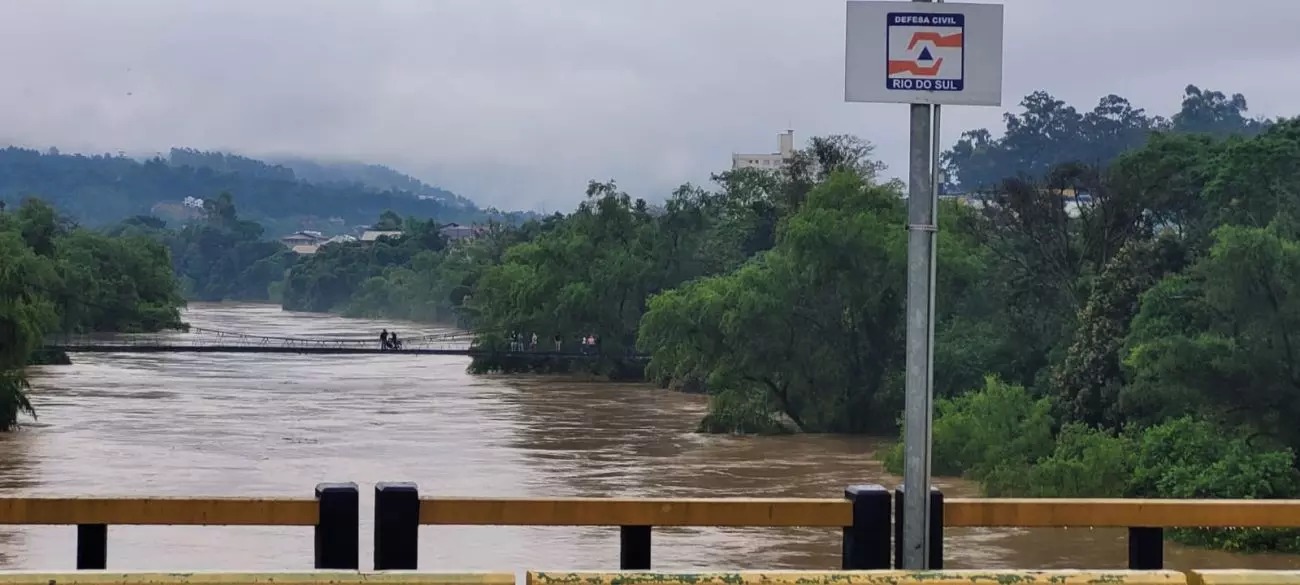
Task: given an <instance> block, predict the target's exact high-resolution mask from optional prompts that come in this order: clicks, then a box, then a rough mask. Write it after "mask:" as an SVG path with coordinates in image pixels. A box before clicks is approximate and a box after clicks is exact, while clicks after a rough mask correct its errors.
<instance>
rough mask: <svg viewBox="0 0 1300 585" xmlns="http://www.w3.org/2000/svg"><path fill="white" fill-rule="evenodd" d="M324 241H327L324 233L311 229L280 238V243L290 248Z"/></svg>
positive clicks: (313, 244)
mask: <svg viewBox="0 0 1300 585" xmlns="http://www.w3.org/2000/svg"><path fill="white" fill-rule="evenodd" d="M324 241H325V236H324V235H322V234H321V233H320V232H316V231H310V230H304V231H300V232H294V233H292V234H289V235H287V236H284V237H283V238H280V243H281V244H284V245H285V246H288V247H290V248H293V247H294V246H315V245H319V244H321V243H323V242H324Z"/></svg>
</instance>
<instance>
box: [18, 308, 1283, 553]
mask: <svg viewBox="0 0 1300 585" xmlns="http://www.w3.org/2000/svg"><path fill="white" fill-rule="evenodd" d="M185 319H186V320H187V321H189V322H190V323H191V324H193V325H195V326H197V327H204V328H209V329H217V330H223V331H232V332H240V333H247V334H255V335H274V336H285V335H292V336H299V337H324V336H346V337H359V336H375V338H376V344H377V343H378V341H377V340H378V333H379V331H380V330H381V329H383V328H388V329H391V330H394V331H396V332H398V334H399V335H401V336H402V337H404V338H407V337H416V336H419V335H424V334H433V333H439V332H441V331H445V330H443V329H440V328H438V327H434V326H428V325H421V324H414V323H403V322H393V321H376V320H360V319H344V318H340V317H333V316H328V315H317V314H301V313H289V312H284V311H281V310H280V309H279V308H278V307H275V306H266V305H248V304H194V305H192V306H191V307H190V309H189V310H188V311H187V313H186V315H185ZM176 335H181V334H176ZM72 358H73V362H74V363H73V365H71V366H44V367H38V368H33V370H34V371H33V385H34V386H35V390H34V394H33V401H34V403H35V405H36V407H37V409H38V415H39V418H38V419H37V420H36V421H29V423H30V424H28V425H26V426H25V427H24V428H23V429H22V430H21V431H19V432H17V433H11V434H5V435H0V495H4V496H17V495H66V496H78V495H87V496H150V495H159V496H253V495H260V496H304V497H310V496H311V494H312V490H313V487H314V486H315V484H316V483H318V482H326V481H355V482H357V483H358V484H359V485H360V486H361V498H362V500H361V510H362V514H361V517H362V523H363V526H362V532H361V541H362V551H361V565H362V567H369V566H370V565H371V555H370V550H369V548H370V541H371V536H370V535H371V532H370V530H371V524H370V522H371V519H370V516H371V509H372V506H373V501H372V496H371V494H372V490H373V484H374V483H375V482H379V481H414V482H417V483H418V484H419V487H420V490H421V492H422V493H424V494H438V495H458V496H611V497H636V496H644V497H722V496H729V497H839V496H840V495H841V494H842V493H843V489H844V487H845V486H847V485H849V484H855V483H880V484H884V485H888V486H893V485H896V484H898V483H899V482H900V481H901V480H900V479H899V478H897V477H894V476H891V475H889V474H887V473H886V472H885V471H884V470H883V469H882V468H881V466H880V464H879V463H877V462H876V460H875V459H874V457H873V454H874V453H875V452H876V450H877V449H879V448H881V447H882V445H883V443H882V442H881V441H879V440H874V439H870V438H862V437H836V436H815V435H803V436H788V437H762V438H755V437H733V436H713V435H702V434H698V433H695V432H694V429H695V425H696V423H697V422H698V421H699V419H700V417H701V416H702V414H703V413H704V410H705V402H704V399H703V397H700V396H694V395H687V394H681V393H675V392H670V391H665V390H660V389H657V388H654V387H651V386H648V385H644V384H612V383H608V382H595V381H584V380H576V379H566V378H556V377H505V376H472V375H469V374H467V373H466V371H465V370H466V366H467V365H468V363H469V358H466V357H457V356H411V355H407V356H403V355H361V356H356V355H353V356H345V355H320V356H312V355H295V354H210V353H172V354H166V353H155V354H76V355H73V356H72ZM938 484H939V485H940V487H942V488H943V489H944V492H945V493H946V494H948V495H953V496H958V495H976V490H975V487H974V486H972V485H969V484H967V483H964V482H962V481H959V480H939V482H938ZM75 534H76V531H75V529H74V528H73V527H58V526H53V527H26V526H6V527H0V567H4V568H9V569H31V570H36V569H40V570H56V569H71V568H73V566H74V562H75ZM420 539H421V540H420V568H421V569H425V570H454V569H471V570H489V569H493V570H514V571H517V570H521V569H528V568H534V569H582V568H615V567H617V566H618V531H617V529H616V528H608V529H607V528H514V527H492V526H487V527H422V528H421V529H420ZM944 547H945V551H946V555H945V557H946V565H947V567H949V568H1122V567H1123V566H1124V564H1125V562H1126V559H1127V549H1126V543H1125V531H1123V530H1115V529H1093V530H1088V529H1071V530H1043V529H1035V530H1014V529H950V530H949V531H948V535H947V538H946V540H945V545H944ZM839 549H840V534H839V531H838V530H835V529H709V528H705V529H660V530H656V531H655V534H654V553H653V554H654V566H655V568H662V569H688V568H752V569H781V568H786V569H833V568H838V567H839V562H840V560H839V555H840V550H839ZM108 563H109V564H108V566H109V568H110V569H160V570H193V569H213V570H215V569H227V570H274V569H307V568H310V567H311V563H312V530H311V529H310V528H271V527H266V528H263V527H255V528H243V527H240V528H216V527H213V528H209V527H120V526H119V527H111V528H110V529H109V551H108ZM1166 563H1167V565H1169V566H1170V567H1171V568H1184V567H1199V568H1211V567H1243V568H1300V558H1298V557H1293V556H1284V555H1238V554H1230V553H1225V552H1214V551H1206V550H1201V549H1194V548H1183V547H1179V546H1175V545H1168V544H1167V545H1166Z"/></svg>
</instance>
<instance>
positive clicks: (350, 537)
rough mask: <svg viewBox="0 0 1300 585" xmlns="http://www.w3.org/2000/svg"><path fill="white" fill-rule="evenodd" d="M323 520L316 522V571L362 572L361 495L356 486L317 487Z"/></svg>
mask: <svg viewBox="0 0 1300 585" xmlns="http://www.w3.org/2000/svg"><path fill="white" fill-rule="evenodd" d="M316 501H317V502H319V505H320V516H319V517H318V518H317V520H316V568H317V569H348V570H353V571H355V570H358V569H360V568H361V561H360V558H359V555H360V549H361V538H360V534H361V513H360V508H361V503H360V502H361V494H360V493H359V492H358V491H357V484H355V483H353V482H347V483H319V484H316Z"/></svg>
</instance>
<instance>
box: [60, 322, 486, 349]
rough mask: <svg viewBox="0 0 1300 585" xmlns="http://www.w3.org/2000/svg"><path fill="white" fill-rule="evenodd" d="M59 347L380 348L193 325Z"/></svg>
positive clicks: (70, 338)
mask: <svg viewBox="0 0 1300 585" xmlns="http://www.w3.org/2000/svg"><path fill="white" fill-rule="evenodd" d="M473 340H474V336H473V335H472V334H470V333H467V332H460V331H457V332H449V333H438V334H431V335H419V336H414V337H410V338H405V339H402V340H401V342H402V347H403V348H405V349H417V348H418V349H448V350H454V349H468V348H469V347H470V346H471V344H472V343H473ZM47 342H48V345H53V346H58V347H73V348H75V347H84V346H112V347H141V346H153V347H194V346H205V347H211V346H225V347H285V348H352V349H369V348H373V349H379V347H380V344H379V339H378V336H375V337H364V338H362V337H316V338H312V337H293V336H275V335H254V334H248V333H238V332H231V331H222V330H217V329H204V328H200V327H189V328H188V329H185V330H183V331H168V332H158V333H134V334H111V335H106V334H84V335H65V336H56V337H53V338H51V339H48V340H47Z"/></svg>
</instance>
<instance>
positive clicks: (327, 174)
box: [272, 158, 476, 209]
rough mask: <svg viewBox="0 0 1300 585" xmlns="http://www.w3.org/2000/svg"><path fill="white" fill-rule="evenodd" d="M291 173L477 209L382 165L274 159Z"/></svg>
mask: <svg viewBox="0 0 1300 585" xmlns="http://www.w3.org/2000/svg"><path fill="white" fill-rule="evenodd" d="M272 162H274V163H276V164H278V165H282V166H285V167H288V168H289V169H292V170H293V172H294V174H296V175H298V178H300V179H302V180H304V181H309V182H312V183H345V184H347V183H360V184H361V185H364V186H366V187H370V188H372V189H379V190H393V191H408V192H411V193H414V194H415V195H416V196H418V197H421V198H425V199H433V200H435V201H441V202H443V203H446V204H448V205H452V206H460V207H464V208H467V209H468V208H473V207H476V205H475V204H474V202H473V201H470V200H469V199H466V198H464V197H461V196H460V195H457V194H455V193H452V192H451V191H448V190H446V189H440V188H438V187H434V186H432V185H429V184H428V183H425V182H424V181H421V180H419V179H417V178H415V177H412V176H410V175H407V174H405V173H402V172H401V171H398V170H395V169H392V168H389V167H386V166H384V165H376V164H366V163H359V162H325V161H317V160H309V159H304V158H281V159H273V161H272Z"/></svg>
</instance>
